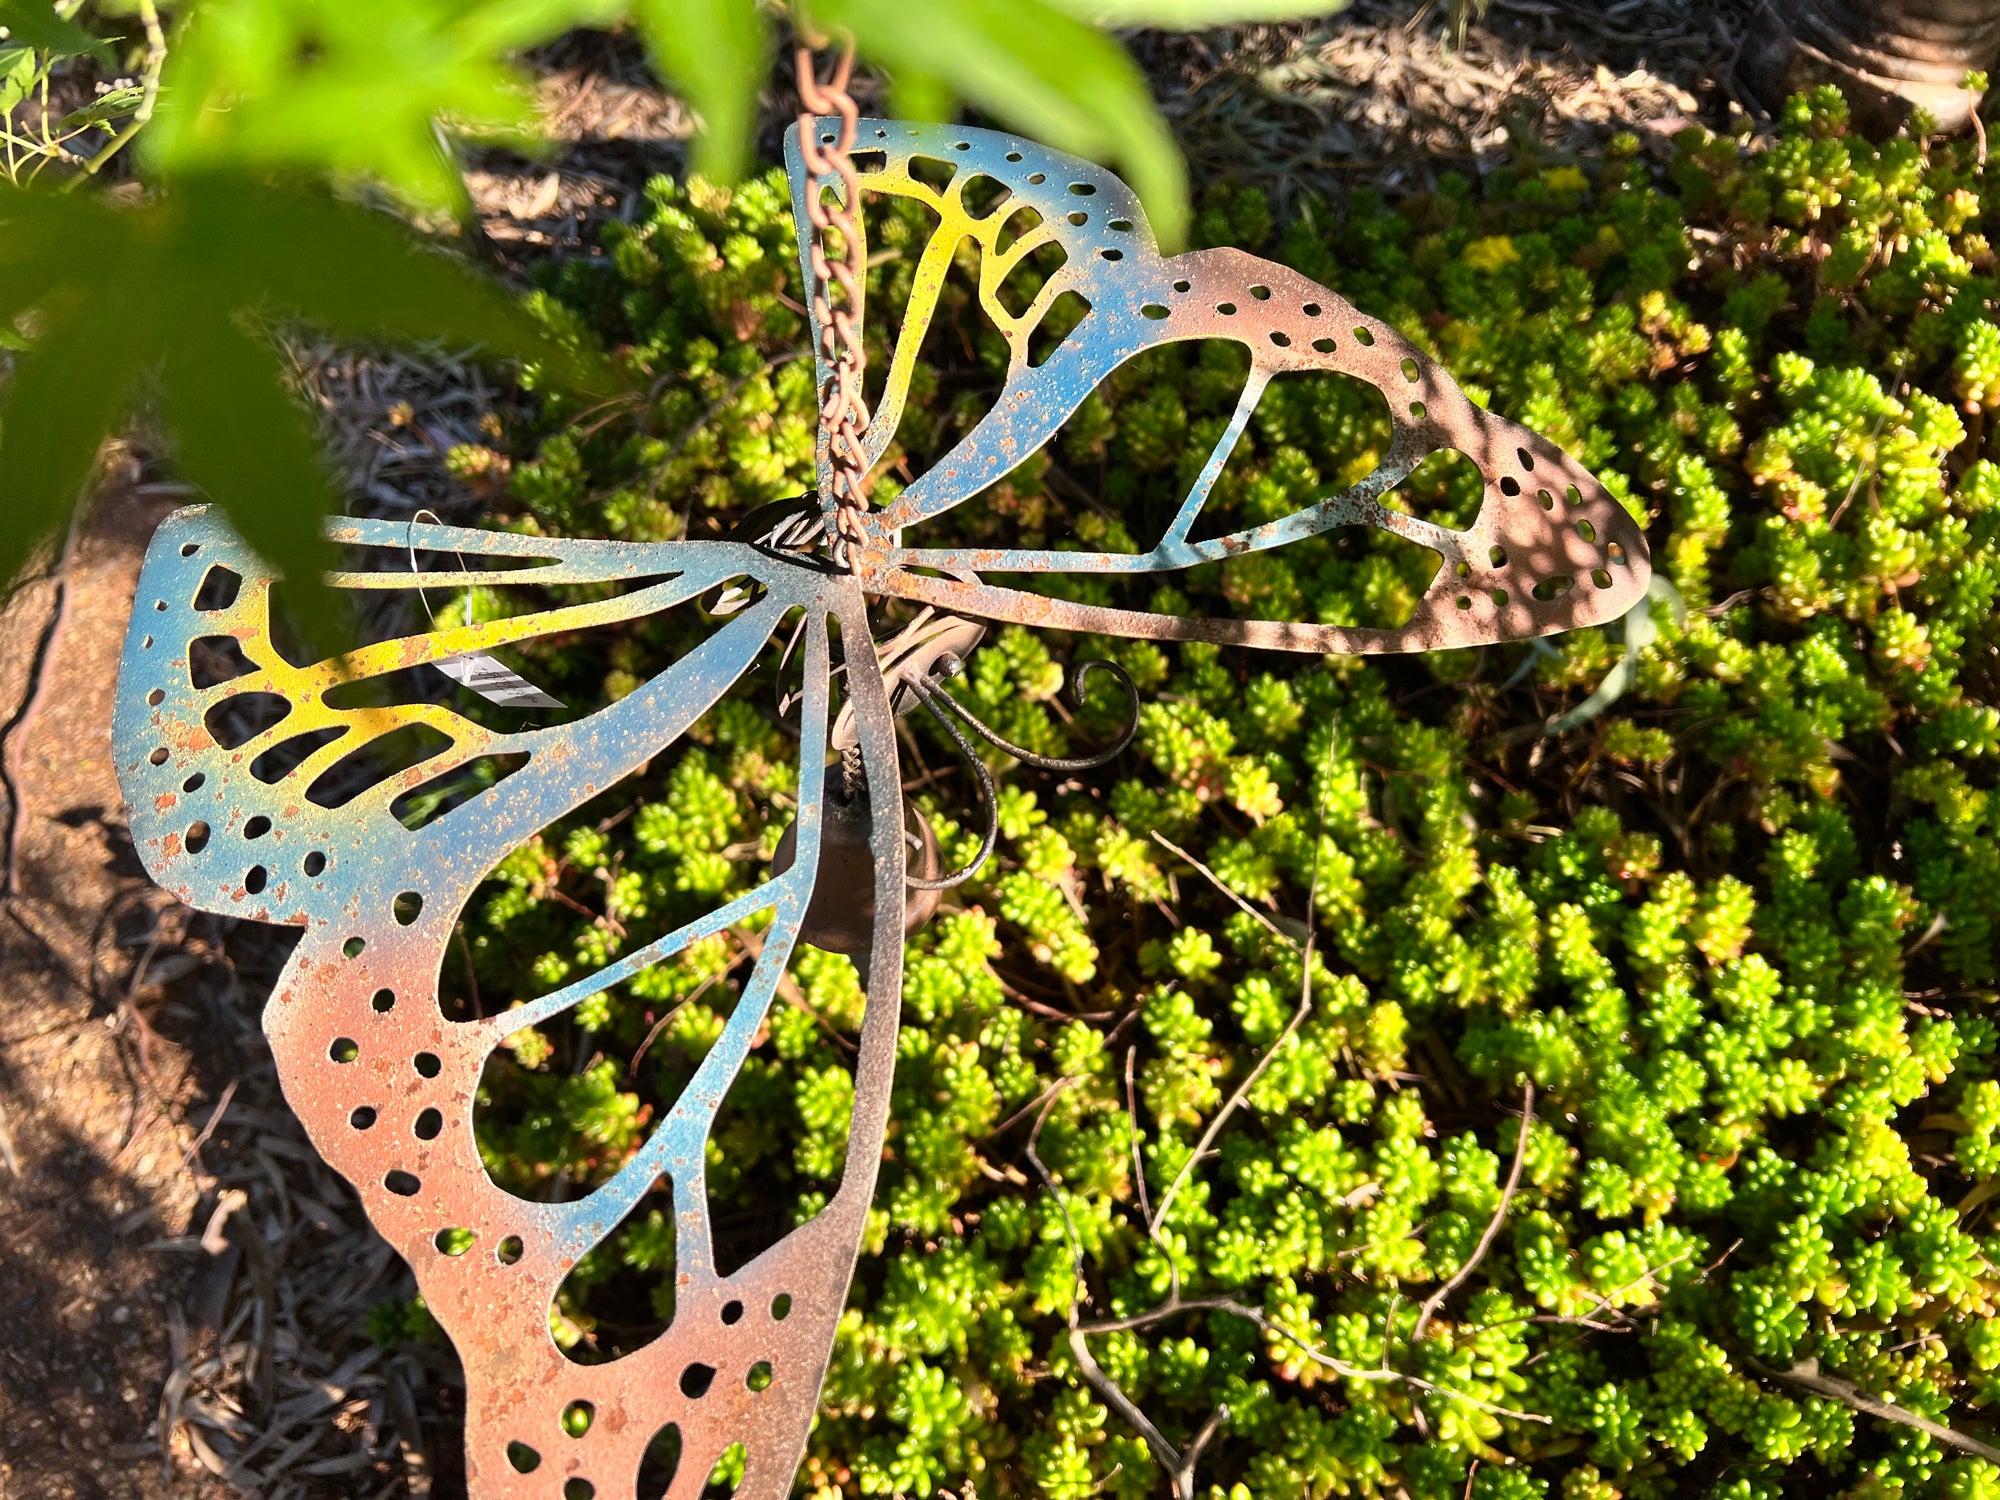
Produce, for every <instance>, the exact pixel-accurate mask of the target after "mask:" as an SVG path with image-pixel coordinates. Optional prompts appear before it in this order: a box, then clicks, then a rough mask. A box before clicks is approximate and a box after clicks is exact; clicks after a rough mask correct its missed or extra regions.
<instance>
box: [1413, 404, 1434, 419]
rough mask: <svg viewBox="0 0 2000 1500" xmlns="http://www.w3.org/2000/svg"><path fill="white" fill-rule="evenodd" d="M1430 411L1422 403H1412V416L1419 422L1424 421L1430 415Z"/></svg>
mask: <svg viewBox="0 0 2000 1500" xmlns="http://www.w3.org/2000/svg"><path fill="white" fill-rule="evenodd" d="M1428 411H1429V408H1427V407H1426V406H1425V405H1424V403H1423V402H1421V401H1412V402H1411V403H1410V415H1411V416H1413V417H1415V418H1416V419H1417V420H1418V421H1419V422H1421V421H1423V419H1424V417H1425V416H1426V415H1427V414H1428Z"/></svg>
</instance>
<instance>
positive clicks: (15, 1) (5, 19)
mask: <svg viewBox="0 0 2000 1500" xmlns="http://www.w3.org/2000/svg"><path fill="white" fill-rule="evenodd" d="M0 27H4V28H5V29H6V32H7V35H8V36H9V37H10V38H11V39H12V40H14V41H17V42H23V43H25V44H27V45H28V46H30V47H33V48H34V49H35V50H36V51H38V52H46V53H48V54H49V55H50V56H51V57H59V58H60V57H83V56H91V57H95V58H98V59H99V60H100V61H103V62H106V63H108V62H109V61H110V60H111V44H110V43H108V42H106V41H105V40H104V39H103V38H102V37H95V36H92V35H91V34H90V33H89V32H87V31H85V30H84V29H83V28H82V27H81V26H79V25H77V24H76V22H74V21H72V20H69V19H68V18H67V17H64V16H60V15H57V14H56V11H55V7H54V6H52V5H50V4H49V3H48V0H0Z"/></svg>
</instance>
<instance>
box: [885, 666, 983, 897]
mask: <svg viewBox="0 0 2000 1500" xmlns="http://www.w3.org/2000/svg"><path fill="white" fill-rule="evenodd" d="M949 660H950V661H951V662H952V663H953V667H952V670H953V671H956V670H957V665H956V663H957V660H958V659H957V658H956V657H951V658H949ZM947 675H949V674H947ZM906 680H907V681H908V683H909V685H910V689H911V691H912V692H914V693H915V694H916V695H917V699H918V701H919V702H921V703H922V704H923V705H924V707H925V708H928V709H929V710H930V711H931V716H932V717H933V718H935V719H936V720H937V721H938V723H940V724H942V725H943V726H944V731H945V733H946V734H948V735H950V736H951V738H952V742H953V743H954V744H956V745H957V746H958V749H959V753H960V754H961V755H963V756H964V757H965V763H966V764H967V765H969V766H971V767H972V772H973V775H975V776H977V777H978V778H979V800H980V801H981V802H982V803H984V804H985V807H986V832H985V834H984V835H983V836H982V837H981V838H980V840H979V852H978V853H977V854H975V855H973V856H972V858H971V860H970V861H969V862H968V863H967V864H966V865H965V866H964V867H963V868H961V869H957V870H953V871H952V872H951V873H950V874H949V875H942V876H940V877H938V878H937V879H936V880H923V879H920V878H919V877H917V876H915V875H905V876H904V877H903V883H904V884H905V885H907V886H909V887H910V888H911V889H912V890H918V891H946V890H950V889H951V888H952V887H953V886H955V885H964V884H965V882H966V881H968V880H970V879H971V878H972V877H973V876H975V875H977V874H978V873H979V872H980V870H981V869H982V868H983V867H984V866H985V864H986V861H987V860H988V859H990V858H991V857H992V855H993V843H994V840H996V839H998V838H999V837H1000V799H999V797H998V796H997V795H996V794H995V793H994V790H993V773H992V772H991V771H989V770H987V769H986V762H985V761H983V760H981V759H980V758H979V754H978V752H977V751H975V750H974V749H973V748H972V746H971V744H970V743H969V742H968V741H967V740H966V738H965V736H964V735H963V734H962V733H960V732H959V728H958V726H957V725H956V724H954V723H952V721H951V720H950V718H949V717H947V716H946V715H945V714H944V713H943V712H942V711H940V709H939V708H938V700H939V699H940V698H943V699H944V700H945V701H946V702H947V703H949V702H950V701H951V700H950V698H949V697H948V696H947V695H946V694H944V693H943V692H940V691H939V690H938V689H937V688H935V687H933V686H932V685H931V684H930V683H929V682H928V681H926V680H925V679H924V678H922V677H910V678H908V679H906Z"/></svg>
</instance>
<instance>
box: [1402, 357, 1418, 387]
mask: <svg viewBox="0 0 2000 1500" xmlns="http://www.w3.org/2000/svg"><path fill="white" fill-rule="evenodd" d="M1418 374H1419V371H1418V369H1417V362H1416V361H1415V360H1414V359H1405V360H1404V361H1403V379H1405V380H1407V381H1409V382H1410V384H1412V385H1415V384H1416V383H1417V376H1418Z"/></svg>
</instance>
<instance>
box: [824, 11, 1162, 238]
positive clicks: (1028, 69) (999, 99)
mask: <svg viewBox="0 0 2000 1500" xmlns="http://www.w3.org/2000/svg"><path fill="white" fill-rule="evenodd" d="M812 16H813V20H814V21H815V23H817V24H820V25H823V26H826V27H829V28H831V29H833V30H835V31H839V32H846V33H848V34H850V35H852V36H853V37H854V38H855V40H856V44H857V46H858V47H859V49H860V51H861V53H862V55H863V56H865V57H867V58H869V59H870V60H872V61H874V62H878V63H880V64H882V65H883V66H884V67H886V68H888V69H889V70H890V72H891V73H892V74H900V73H903V72H909V73H912V74H915V75H917V76H920V77H926V78H935V79H937V80H939V81H940V82H941V83H943V84H944V85H945V86H947V87H949V88H950V89H951V90H952V91H953V92H954V93H956V94H957V95H958V96H959V97H960V98H963V99H966V100H969V101H970V102H971V103H973V104H976V105H977V106H979V108H981V109H983V110H985V111H986V112H987V113H989V114H991V115H993V116H994V117H995V118H996V119H999V120H1001V121H1003V122H1005V123H1006V124H1007V125H1009V126H1010V127H1012V128H1014V129H1018V130H1022V131H1026V132H1027V133H1029V134H1031V135H1034V136H1036V137H1037V138H1038V139H1041V140H1044V141H1046V142H1048V143H1049V144H1050V145H1052V146H1055V147H1057V148H1058V149H1060V150H1064V151H1070V152H1074V153H1075V154H1077V155H1079V156H1088V157H1093V158H1095V159H1097V160H1099V161H1114V162H1116V163H1117V164H1118V166H1119V167H1120V169H1121V170H1122V171H1123V172H1124V174H1125V176H1126V177H1127V179H1128V180H1129V181H1130V182H1131V184H1132V186H1133V188H1134V189H1135V190H1136V191H1137V192H1138V194H1139V197H1140V200H1141V201H1142V202H1143V203H1144V204H1145V205H1146V212H1147V215H1148V217H1149V218H1150V219H1151V220H1152V225H1153V232H1154V233H1155V234H1156V235H1157V236H1158V237H1159V240H1160V244H1161V247H1162V248H1163V249H1166V250H1168V251H1170V252H1171V251H1173V250H1177V249H1179V248H1180V247H1181V245H1182V244H1183V243H1184V242H1185V240H1186V237H1187V220H1188V208H1187V174H1186V169H1185V167H1184V166H1183V164H1182V162H1181V155H1180V150H1179V148H1178V147H1177V146H1176V145H1175V144H1174V139H1173V136H1172V135H1171V134H1170V133H1169V131H1168V130H1167V124H1166V121H1165V120H1164V119H1162V118H1161V116H1160V112H1159V111H1158V110H1157V109H1156V108H1154V106H1153V101H1152V96H1151V95H1150V94H1149V93H1148V91H1147V88H1146V79H1145V75H1144V74H1142V73H1141V72H1140V71H1139V68H1138V65H1137V64H1136V63H1134V62H1133V61H1132V59H1131V58H1130V57H1129V56H1128V55H1127V54H1126V52H1125V50H1124V49H1123V48H1122V47H1120V46H1119V45H1118V44H1117V43H1116V42H1114V41H1113V40H1112V39H1111V38H1109V37H1107V36H1105V35H1104V34H1103V33H1102V32H1100V31H1098V30H1096V29H1095V28H1094V27H1091V26H1089V25H1087V24H1086V23H1084V22H1082V21H1079V20H1078V19H1077V18H1076V17H1075V16H1073V15H1069V14H1067V13H1065V12H1064V11H1061V10H1057V9H1055V8H1053V7H1052V6H1050V5H1047V4H1045V3H1043V0H950V3H947V4H935V5H923V6H913V5H910V4H907V3H906V0H824V3H820V4H815V5H814V6H813V7H812Z"/></svg>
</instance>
